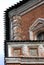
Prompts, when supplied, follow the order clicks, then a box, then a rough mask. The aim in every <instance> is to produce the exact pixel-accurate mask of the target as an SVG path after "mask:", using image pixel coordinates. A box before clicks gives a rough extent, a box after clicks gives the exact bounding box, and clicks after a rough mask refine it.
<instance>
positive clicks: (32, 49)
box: [29, 48, 38, 56]
mask: <svg viewBox="0 0 44 65" xmlns="http://www.w3.org/2000/svg"><path fill="white" fill-rule="evenodd" d="M29 54H30V56H38V50H37V48H30V49H29Z"/></svg>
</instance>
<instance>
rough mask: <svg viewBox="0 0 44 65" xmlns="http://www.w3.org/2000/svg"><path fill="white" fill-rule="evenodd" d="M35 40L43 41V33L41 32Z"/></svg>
mask: <svg viewBox="0 0 44 65" xmlns="http://www.w3.org/2000/svg"><path fill="white" fill-rule="evenodd" d="M37 40H44V32H41V33H39V34H38V35H37Z"/></svg>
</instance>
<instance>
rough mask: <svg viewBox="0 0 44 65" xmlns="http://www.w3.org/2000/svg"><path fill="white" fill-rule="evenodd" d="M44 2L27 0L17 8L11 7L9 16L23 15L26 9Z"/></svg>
mask: <svg viewBox="0 0 44 65" xmlns="http://www.w3.org/2000/svg"><path fill="white" fill-rule="evenodd" d="M42 4H44V1H43V0H35V1H34V0H33V1H32V0H31V1H30V0H29V1H28V2H27V3H25V4H23V5H21V6H20V7H18V8H17V9H15V8H14V9H13V10H11V11H10V12H9V17H10V18H11V17H12V16H13V15H24V14H25V13H27V12H28V11H31V10H32V9H34V8H36V7H38V6H40V5H42Z"/></svg>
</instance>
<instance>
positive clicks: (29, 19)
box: [22, 4, 44, 40]
mask: <svg viewBox="0 0 44 65" xmlns="http://www.w3.org/2000/svg"><path fill="white" fill-rule="evenodd" d="M37 18H44V4H43V5H41V6H39V7H37V8H35V9H33V10H32V11H30V12H28V13H26V14H25V15H23V16H22V28H23V31H24V32H23V35H24V36H25V40H29V27H30V26H31V25H32V24H33V22H34V21H35V20H36V19H37ZM24 25H25V26H24Z"/></svg>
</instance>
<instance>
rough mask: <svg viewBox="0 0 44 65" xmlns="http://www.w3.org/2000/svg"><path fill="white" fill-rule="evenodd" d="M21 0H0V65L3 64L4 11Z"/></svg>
mask: <svg viewBox="0 0 44 65" xmlns="http://www.w3.org/2000/svg"><path fill="white" fill-rule="evenodd" d="M19 1H21V0H0V65H4V11H5V10H6V9H7V8H8V7H11V5H14V4H15V3H17V2H19Z"/></svg>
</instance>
